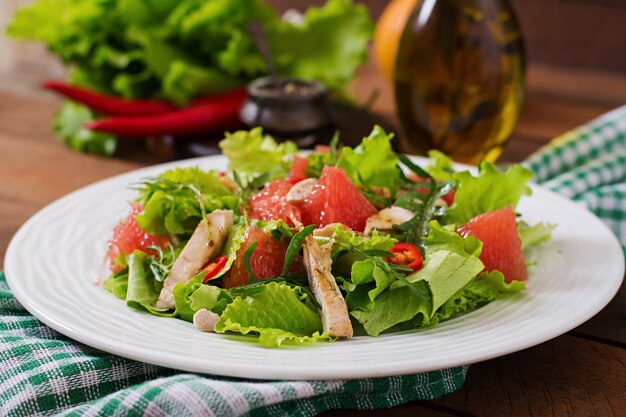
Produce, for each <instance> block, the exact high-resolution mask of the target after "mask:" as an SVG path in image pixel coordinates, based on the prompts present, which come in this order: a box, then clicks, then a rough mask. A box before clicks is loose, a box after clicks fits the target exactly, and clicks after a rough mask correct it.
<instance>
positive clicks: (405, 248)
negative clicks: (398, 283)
mask: <svg viewBox="0 0 626 417" xmlns="http://www.w3.org/2000/svg"><path fill="white" fill-rule="evenodd" d="M391 253H392V254H393V256H390V257H389V258H387V262H390V263H392V264H396V265H402V266H408V267H409V268H411V269H412V270H413V271H417V270H418V269H420V268H421V267H422V254H421V253H420V251H419V249H418V248H417V246H415V245H411V244H410V243H396V244H395V245H393V248H392V249H391Z"/></svg>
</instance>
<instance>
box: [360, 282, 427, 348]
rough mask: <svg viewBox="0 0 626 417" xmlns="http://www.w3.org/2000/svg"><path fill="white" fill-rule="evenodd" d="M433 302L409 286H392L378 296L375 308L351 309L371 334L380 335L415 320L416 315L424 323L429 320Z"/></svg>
mask: <svg viewBox="0 0 626 417" xmlns="http://www.w3.org/2000/svg"><path fill="white" fill-rule="evenodd" d="M430 311H431V304H430V301H429V300H428V298H425V297H420V296H418V295H417V294H416V293H415V292H413V291H411V290H410V289H409V288H408V287H406V286H405V287H399V288H390V289H387V290H386V291H384V292H383V293H382V294H380V295H379V296H378V298H376V302H375V304H374V306H373V308H371V309H369V310H367V311H365V310H354V311H350V314H351V315H352V316H353V317H354V318H355V319H357V320H358V321H359V323H361V324H362V325H363V328H364V329H365V331H366V333H367V334H368V335H370V336H378V335H379V334H381V333H382V332H384V331H386V330H389V329H391V328H392V327H394V326H396V325H398V324H400V323H403V322H407V321H409V320H414V319H415V317H416V316H418V315H419V317H421V318H422V321H423V322H424V323H427V322H428V321H429V319H428V318H429V317H430Z"/></svg>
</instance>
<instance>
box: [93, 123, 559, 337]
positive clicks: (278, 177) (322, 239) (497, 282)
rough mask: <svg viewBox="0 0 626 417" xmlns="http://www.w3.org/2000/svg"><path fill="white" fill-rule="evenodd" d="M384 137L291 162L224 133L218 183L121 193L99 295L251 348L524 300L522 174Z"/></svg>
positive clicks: (182, 175) (333, 146)
mask: <svg viewBox="0 0 626 417" xmlns="http://www.w3.org/2000/svg"><path fill="white" fill-rule="evenodd" d="M392 137H393V135H391V134H388V133H386V132H385V131H383V130H382V129H381V128H380V127H378V126H376V127H374V129H373V130H372V132H371V134H370V135H369V136H368V137H366V138H364V139H363V141H362V143H361V144H360V145H358V146H356V147H354V148H350V147H347V146H343V147H342V146H340V145H339V143H338V142H339V140H338V137H335V138H334V139H333V141H332V142H331V143H330V145H329V146H319V147H318V148H316V150H315V151H314V152H312V153H307V154H300V153H299V152H298V149H297V147H296V145H295V144H293V143H291V142H283V143H277V142H276V141H274V139H273V138H272V137H271V136H269V135H266V134H264V133H263V132H262V130H261V129H260V128H255V129H252V130H250V131H237V132H234V133H230V134H227V135H226V138H225V139H224V140H223V141H222V142H221V143H220V147H221V149H222V151H223V153H224V155H225V156H226V157H227V158H228V160H229V165H228V170H227V171H223V172H222V171H216V170H202V169H201V168H200V167H190V168H174V169H170V170H167V171H165V172H163V173H161V174H160V175H159V176H157V177H154V178H146V179H144V180H142V181H141V182H140V183H137V184H132V187H133V188H134V189H136V191H137V198H136V199H135V200H134V201H132V202H130V208H129V210H130V211H129V214H128V216H127V218H125V219H124V220H122V221H121V222H120V223H119V224H117V225H116V226H115V228H114V230H113V233H112V237H111V238H110V240H109V242H108V252H107V255H106V262H107V264H108V265H109V266H110V269H111V274H110V276H109V277H108V278H107V279H106V280H105V281H104V284H103V286H104V288H105V289H106V290H108V291H109V292H111V293H112V294H114V295H115V296H117V297H119V298H120V299H122V300H124V301H125V302H126V304H127V305H128V307H131V308H134V309H139V310H143V311H146V312H148V313H151V314H154V315H158V316H164V317H172V318H173V317H176V318H178V319H182V320H185V321H188V322H193V324H194V325H195V327H196V328H197V329H199V330H200V331H206V332H215V333H229V334H241V335H248V336H249V337H250V339H251V340H254V341H258V343H260V344H261V345H262V346H265V347H280V346H284V345H301V344H310V343H316V342H321V341H325V342H331V341H337V340H340V339H347V338H351V337H355V336H373V337H375V336H379V335H380V334H383V333H392V332H400V331H407V330H416V329H424V328H432V327H435V326H437V324H438V323H440V322H442V321H444V320H448V319H451V318H453V317H456V316H459V315H462V314H464V313H468V312H470V311H473V310H475V309H478V308H480V307H482V306H484V305H486V304H488V303H490V302H492V301H494V300H497V299H501V298H505V297H508V296H510V295H511V294H514V293H518V292H521V291H524V290H525V289H526V285H525V281H526V280H527V279H528V267H529V266H530V265H531V263H530V262H528V260H527V259H526V257H525V255H524V252H525V251H528V249H530V248H532V247H534V246H537V245H539V244H541V243H543V242H545V241H547V240H549V239H550V232H551V229H552V226H550V225H546V224H542V223H540V224H536V225H529V224H527V223H525V222H524V221H523V220H522V219H520V217H519V215H518V214H517V213H516V212H515V207H516V206H517V203H518V201H519V199H520V198H521V197H522V196H524V195H527V194H530V188H529V187H528V185H527V183H528V181H529V180H530V179H531V177H532V174H531V173H530V171H529V170H527V169H526V168H524V167H522V166H519V165H513V166H511V167H509V168H508V169H507V170H506V171H499V170H498V169H497V168H496V167H494V166H493V165H492V164H490V163H487V162H483V163H482V164H481V165H480V166H479V167H478V170H477V172H472V171H470V170H463V171H456V170H455V168H454V166H453V164H452V161H451V160H450V159H449V158H448V157H446V156H445V155H443V154H441V153H439V152H432V153H431V154H430V155H429V159H428V163H427V164H426V165H425V166H424V167H420V166H418V165H416V163H414V161H413V160H412V159H410V158H408V157H406V156H404V155H399V154H397V153H395V152H394V151H393V149H392V146H391V140H392ZM510 301H511V302H514V300H510Z"/></svg>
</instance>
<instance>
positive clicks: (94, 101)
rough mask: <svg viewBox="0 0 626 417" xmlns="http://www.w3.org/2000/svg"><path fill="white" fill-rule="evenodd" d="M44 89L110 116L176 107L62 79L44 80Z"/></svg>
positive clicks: (168, 109)
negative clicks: (87, 87) (118, 95)
mask: <svg viewBox="0 0 626 417" xmlns="http://www.w3.org/2000/svg"><path fill="white" fill-rule="evenodd" d="M41 87H42V88H45V89H46V90H52V91H55V92H57V93H59V94H61V95H63V96H65V97H67V98H69V99H72V100H74V101H77V102H79V103H81V104H84V105H85V106H87V107H89V108H91V109H93V110H95V111H97V112H100V113H104V114H108V115H111V116H134V115H145V114H159V113H167V112H171V111H173V110H176V108H175V107H174V106H173V105H172V104H170V103H167V102H164V101H157V100H129V99H124V98H120V97H114V96H108V95H106V94H101V93H98V92H95V91H92V90H88V89H86V88H82V87H77V86H75V85H71V84H67V83H64V82H62V81H45V82H44V83H43V84H41Z"/></svg>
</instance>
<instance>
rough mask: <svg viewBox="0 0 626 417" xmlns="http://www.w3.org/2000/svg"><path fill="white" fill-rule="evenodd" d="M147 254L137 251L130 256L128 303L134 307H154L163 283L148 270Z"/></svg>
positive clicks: (148, 308)
mask: <svg viewBox="0 0 626 417" xmlns="http://www.w3.org/2000/svg"><path fill="white" fill-rule="evenodd" d="M145 262H146V254H145V253H143V252H141V251H135V252H133V253H131V254H130V255H129V256H128V290H127V292H126V304H127V305H128V306H129V307H132V308H142V307H143V308H144V309H146V310H150V309H151V308H154V304H155V303H156V300H157V299H158V298H159V293H160V292H161V287H162V283H160V282H158V281H157V280H155V279H154V277H153V276H152V275H151V274H149V273H148V272H147V271H146V265H145Z"/></svg>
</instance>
